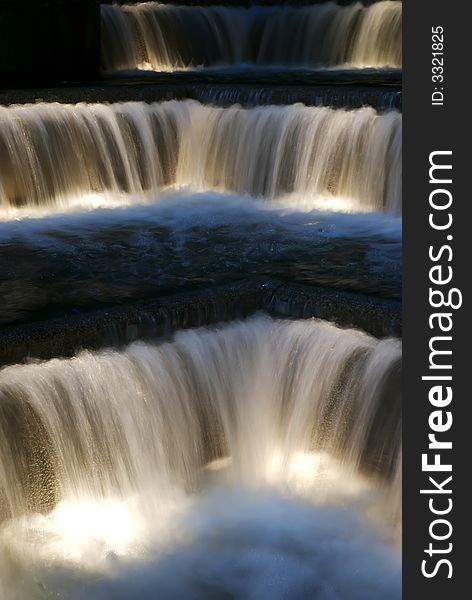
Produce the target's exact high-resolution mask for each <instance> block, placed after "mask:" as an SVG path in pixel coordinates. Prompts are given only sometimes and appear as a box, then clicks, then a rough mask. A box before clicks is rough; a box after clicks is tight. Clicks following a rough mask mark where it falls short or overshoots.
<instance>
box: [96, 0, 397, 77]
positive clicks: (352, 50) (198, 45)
mask: <svg viewBox="0 0 472 600" xmlns="http://www.w3.org/2000/svg"><path fill="white" fill-rule="evenodd" d="M401 23H402V3H401V2H397V1H390V0H388V1H384V2H376V3H375V4H373V5H371V6H364V5H363V4H362V3H360V2H355V3H353V4H351V5H348V6H338V5H337V4H335V3H334V2H327V3H323V4H313V5H311V6H301V7H300V6H299V7H294V6H290V5H282V6H276V7H270V6H269V7H267V6H266V7H261V6H257V7H251V8H249V9H247V8H232V7H224V6H210V7H201V6H190V7H188V6H175V5H165V4H159V3H157V2H146V3H141V4H129V5H124V6H119V5H116V4H115V5H102V39H103V43H102V57H103V66H104V69H105V70H107V71H117V70H124V69H136V68H139V69H146V70H157V71H163V70H165V71H172V70H176V69H185V68H192V67H198V66H222V65H238V64H245V63H252V64H259V65H271V64H277V65H281V66H283V65H286V66H308V67H313V66H320V65H323V66H329V67H334V66H340V65H349V66H354V67H384V66H390V67H400V66H401V61H402V50H401Z"/></svg>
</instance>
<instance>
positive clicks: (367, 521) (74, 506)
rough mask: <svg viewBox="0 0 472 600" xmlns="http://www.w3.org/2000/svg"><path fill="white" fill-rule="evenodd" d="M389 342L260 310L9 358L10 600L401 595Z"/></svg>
mask: <svg viewBox="0 0 472 600" xmlns="http://www.w3.org/2000/svg"><path fill="white" fill-rule="evenodd" d="M400 351H401V350H400V343H399V342H398V341H397V340H384V341H378V340H375V339H373V338H370V337H368V336H366V335H364V334H362V333H360V332H357V331H350V330H340V329H337V328H335V327H333V326H331V325H329V324H327V323H323V322H316V321H304V322H274V321H271V320H270V319H268V318H266V317H255V318H253V319H251V320H249V321H246V322H242V323H234V324H231V325H228V326H225V327H222V328H217V329H215V330H204V329H201V330H195V331H188V332H181V333H178V334H177V335H176V336H175V338H174V340H173V341H171V342H168V343H165V344H158V345H152V344H151V345H150V344H142V343H138V344H134V345H132V346H130V347H128V348H126V349H125V350H123V351H120V352H118V351H106V352H100V353H90V352H84V353H82V354H80V355H79V356H77V357H76V358H73V359H70V360H52V361H49V362H46V363H40V364H32V365H26V366H15V367H9V368H6V369H4V370H3V371H1V372H0V399H1V401H0V430H1V432H2V436H1V437H0V448H1V453H0V456H1V462H0V500H1V502H0V507H3V508H2V511H3V518H4V519H5V518H6V520H4V522H3V525H2V528H1V532H0V575H1V577H0V581H1V584H0V585H1V586H2V587H0V590H1V591H2V592H3V597H4V598H5V599H6V600H24V599H25V598H28V600H30V599H31V600H36V599H43V598H70V599H74V600H75V599H80V600H82V599H84V600H85V599H86V598H87V599H93V600H95V599H110V600H111V599H113V600H120V599H123V600H129V599H130V598H143V599H148V598H149V599H151V598H162V599H164V600H167V599H169V600H171V599H173V598H186V599H187V598H189V599H207V598H226V597H236V598H253V599H254V600H260V599H262V600H263V599H266V598H267V600H269V599H272V598H280V599H282V598H288V597H290V598H301V599H304V598H306V599H307V600H308V599H312V598H320V599H322V600H324V599H329V600H331V599H333V600H334V599H346V600H353V599H354V600H357V599H358V600H370V599H371V600H378V599H379V598H384V597H385V598H387V599H390V598H391V599H394V598H399V597H400V565H399V555H398V546H397V542H398V522H399V521H398V520H399V516H400V515H399V511H400V494H399V483H400V481H399V476H400V451H401V450H400V428H399V423H400V422H399V412H398V409H399V379H398V377H399V360H400ZM12 415H16V417H15V421H14V425H12V421H11V416H12ZM38 510H41V512H42V514H35V512H36V511H38Z"/></svg>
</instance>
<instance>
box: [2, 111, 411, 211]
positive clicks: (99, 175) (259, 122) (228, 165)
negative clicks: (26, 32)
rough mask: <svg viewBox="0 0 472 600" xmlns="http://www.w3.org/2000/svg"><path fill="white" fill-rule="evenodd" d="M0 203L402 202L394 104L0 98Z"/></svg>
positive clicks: (49, 206)
mask: <svg viewBox="0 0 472 600" xmlns="http://www.w3.org/2000/svg"><path fill="white" fill-rule="evenodd" d="M0 163H1V164H2V169H1V172H0V211H1V215H3V217H4V218H5V217H6V218H10V217H12V216H17V215H21V214H24V213H25V212H26V213H30V212H31V211H32V210H43V211H44V210H49V211H61V210H66V209H70V208H74V207H78V206H82V207H83V206H89V207H90V206H92V207H93V206H96V205H97V204H100V203H102V202H103V201H104V196H105V203H106V204H108V205H114V204H122V203H125V204H127V203H130V202H136V201H138V202H142V201H143V200H145V199H146V198H155V197H156V194H157V193H158V192H159V191H161V190H163V189H165V188H168V187H173V188H183V187H185V188H189V189H191V190H194V191H203V190H218V191H224V192H236V193H239V194H244V193H247V194H250V195H252V196H255V197H264V198H266V199H267V200H269V201H277V200H280V199H284V198H285V199H286V198H287V197H288V198H289V199H290V203H291V204H292V205H295V206H297V207H299V208H305V209H306V208H308V209H311V208H316V207H318V208H324V209H327V210H330V209H335V210H344V211H347V212H350V211H362V212H366V211H379V210H380V211H381V210H384V211H387V212H391V213H393V214H399V213H400V211H401V114H400V113H399V112H398V111H395V110H392V111H389V112H386V113H383V114H378V113H377V112H376V111H374V110H373V109H371V108H361V109H357V110H343V109H338V110H334V109H331V108H327V107H306V106H304V105H301V104H296V105H290V106H262V107H255V108H250V109H247V108H241V107H239V106H232V107H229V108H216V107H212V106H204V105H202V104H199V103H198V102H196V101H192V100H188V101H181V102H179V101H170V102H163V103H158V104H146V103H144V102H128V103H116V104H110V105H107V104H77V105H62V104H54V103H38V104H35V105H28V106H17V107H9V108H0Z"/></svg>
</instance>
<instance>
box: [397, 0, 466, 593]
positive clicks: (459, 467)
mask: <svg viewBox="0 0 472 600" xmlns="http://www.w3.org/2000/svg"><path fill="white" fill-rule="evenodd" d="M471 14H472V10H471V4H470V3H468V2H447V1H446V0H428V1H427V2H424V1H422V0H405V1H404V2H403V32H404V39H403V42H404V43H403V50H404V51H403V61H404V62H403V84H404V88H403V91H404V94H403V125H404V127H403V134H404V136H403V164H404V187H403V232H404V296H403V299H404V309H403V310H404V337H403V369H404V380H403V407H404V412H403V440H404V441H403V457H404V463H403V464H404V467H403V469H404V479H403V532H404V533H403V598H404V599H405V600H420V599H422V598H428V600H435V599H439V598H441V599H443V598H446V599H447V600H455V599H457V600H459V599H460V600H462V599H463V598H466V597H469V596H470V594H471V592H470V583H469V582H468V579H469V578H472V566H470V565H469V562H470V560H469V556H470V555H471V549H470V548H471V545H470V541H469V537H472V531H471V530H472V527H471V521H472V518H471V514H472V496H471V492H470V486H469V481H471V482H472V479H471V472H472V469H471V466H470V465H471V461H472V420H471V419H472V418H471V417H470V410H469V406H470V404H471V403H472V398H471V392H470V386H471V381H472V351H471V349H470V344H469V337H470V334H471V319H470V302H469V298H470V287H471V286H470V279H471V271H472V269H471V268H470V266H469V265H470V260H471V258H470V257H471V241H472V216H471V215H472V210H471V208H472V197H471V192H470V185H468V179H469V178H472V149H471V148H470V145H468V144H467V142H468V139H469V138H470V133H471V129H472V128H471V117H470V115H471V113H472V103H471V102H470V94H468V92H467V90H469V89H470V85H471V82H470V76H471V66H470V60H471V58H472V50H471V44H472V30H471V27H472V25H471V23H472V19H471ZM441 31H442V34H441V35H442V37H443V41H442V47H441V45H434V44H435V43H436V44H438V43H440V37H433V36H434V33H435V32H436V33H438V32H441ZM441 52H442V53H443V54H442V55H441ZM435 53H436V55H435ZM434 58H436V59H438V60H433V59H434ZM439 59H442V60H439ZM434 67H436V68H435V69H434ZM438 67H442V69H443V70H441V68H438ZM438 75H442V76H443V80H441V77H437V76H438ZM434 92H441V93H436V94H435V95H434V97H433V93H434ZM441 94H443V98H442V96H441ZM434 102H435V104H433V103H434ZM433 152H438V153H439V152H443V154H436V155H435V157H434V158H433V161H435V162H436V163H441V164H443V165H447V164H450V165H452V170H441V169H437V170H435V171H433V172H432V175H433V179H436V180H439V179H440V180H442V181H447V180H448V179H449V178H451V179H452V183H451V184H449V183H437V182H436V183H433V184H432V183H430V175H429V169H430V155H431V153H433ZM446 152H452V154H446ZM466 187H467V189H466ZM435 190H447V191H437V192H436V191H435ZM431 193H433V196H432V198H433V204H436V205H440V204H441V203H442V205H443V206H446V205H447V204H449V200H450V199H451V198H452V203H451V206H450V207H449V208H447V209H444V210H443V209H440V210H433V209H432V208H431V205H430V195H431ZM431 213H434V215H433V217H432V219H433V222H434V223H436V224H437V225H439V226H444V225H446V224H447V223H448V222H449V216H448V215H449V214H450V215H451V216H450V218H451V219H452V221H451V226H450V227H448V228H446V229H434V228H433V227H432V226H431V224H430V222H429V219H430V214H431ZM447 246H449V247H450V250H448V249H447V248H446V247H447ZM443 247H444V248H445V249H444V250H443V252H442V254H440V249H441V248H443ZM430 248H432V250H431V252H432V255H433V257H434V258H435V259H436V262H435V261H434V260H433V259H432V258H431V257H430V256H429V252H430ZM439 255H440V258H438V256H439ZM438 264H441V265H442V266H441V269H440V270H435V271H433V273H432V276H433V278H435V279H436V280H437V279H440V280H441V281H443V280H445V279H448V278H449V275H450V274H451V273H452V279H451V281H450V282H449V283H441V284H432V283H431V281H430V269H431V268H432V267H433V266H435V265H438ZM448 267H451V270H449V269H448ZM446 275H447V277H446ZM430 288H432V289H440V290H443V292H444V294H446V295H447V293H448V291H449V290H451V289H452V288H457V289H458V290H460V292H461V293H462V296H463V304H462V306H461V307H460V308H457V309H453V308H450V307H446V306H443V307H440V308H438V309H436V308H433V307H431V305H430V301H429V293H430ZM439 297H440V296H439V295H436V296H434V299H435V301H437V302H436V303H440V302H438V299H439ZM453 298H454V300H453V302H452V303H453V304H457V300H458V298H459V294H458V293H457V294H453ZM438 312H442V313H445V314H446V315H449V316H445V317H444V318H443V320H442V321H441V323H442V325H443V326H444V327H445V328H446V326H447V324H448V323H449V324H450V322H451V321H452V323H453V325H452V329H451V331H450V332H447V333H446V332H441V331H439V329H438V326H439V319H434V318H433V322H432V325H433V327H431V323H430V322H429V319H430V317H431V315H433V314H434V313H438ZM439 335H442V336H451V337H452V340H451V341H450V342H449V341H448V340H435V341H433V342H432V343H433V348H435V349H442V350H446V351H448V350H449V349H451V350H452V355H449V354H442V355H439V354H437V355H435V356H434V357H433V363H435V364H440V365H447V364H451V363H452V369H449V370H448V369H443V370H441V369H432V370H430V369H429V365H430V358H431V356H430V353H431V349H430V347H429V344H430V340H431V338H432V337H434V336H439ZM431 375H433V376H436V375H439V376H443V377H448V376H451V377H452V380H451V381H449V380H446V379H444V380H442V381H441V383H442V384H443V385H444V386H446V385H448V386H450V387H451V388H452V392H453V399H452V402H451V403H450V404H449V405H448V406H447V407H446V406H445V407H444V408H442V415H441V416H440V417H438V415H436V417H432V419H433V425H435V426H436V427H437V426H439V425H441V424H442V425H444V426H445V424H446V419H447V414H446V413H447V412H450V413H451V415H452V418H453V421H452V427H451V428H450V429H449V430H447V431H444V432H442V433H437V434H436V439H438V440H442V441H444V442H446V443H447V442H448V441H451V442H452V449H446V450H441V452H440V461H441V463H444V464H446V463H451V464H452V471H451V472H440V471H438V472H429V473H427V472H423V471H422V462H421V461H422V454H424V453H428V452H429V459H428V461H429V462H431V461H432V460H434V454H435V451H434V450H428V444H429V442H430V440H429V438H428V434H430V433H432V429H431V423H430V422H429V417H430V415H431V413H432V412H433V411H435V410H438V409H437V407H434V406H432V404H431V403H430V401H429V390H430V388H431V387H432V386H433V385H435V384H434V382H433V381H432V380H422V376H431ZM436 384H437V383H436ZM437 397H438V396H436V398H437ZM434 419H436V420H434ZM451 475H452V480H451V481H450V482H449V483H447V484H444V486H443V488H442V489H443V490H447V489H450V491H451V493H437V492H438V488H437V487H435V484H434V483H432V482H431V481H430V480H429V476H432V477H433V478H434V477H435V476H436V482H437V483H438V484H439V485H442V483H443V482H444V480H445V479H447V478H448V477H449V476H451ZM422 489H425V490H428V489H429V490H433V491H436V493H432V494H430V495H428V494H421V493H420V490H422ZM431 499H432V500H431ZM449 499H450V500H451V501H452V505H451V503H450V502H449ZM430 500H431V505H430ZM431 506H432V508H433V509H435V510H438V511H444V510H447V509H448V508H449V507H451V510H450V512H448V513H447V514H443V515H437V514H436V515H435V514H433V513H432V511H431ZM436 519H443V520H444V521H448V522H449V524H450V526H451V529H450V528H449V525H448V524H447V523H445V522H438V523H436V524H434V525H433V526H432V530H431V524H432V523H433V521H435V520H436ZM431 532H432V533H433V535H434V536H435V537H436V538H444V539H435V537H432V535H431ZM449 533H450V535H449ZM430 544H431V546H430ZM449 544H452V546H449ZM425 551H428V552H425ZM442 559H444V560H445V561H450V565H451V569H452V571H451V570H450V567H449V564H448V563H447V562H443V563H441V564H440V565H439V566H438V563H439V561H440V560H442ZM424 560H426V561H427V562H426V564H425V567H424V568H425V571H426V572H427V573H429V574H430V577H426V576H425V575H424V574H423V573H422V564H423V561H424ZM436 568H437V573H436V574H435V575H434V576H431V574H432V573H434V571H435V570H436ZM451 573H452V577H451V578H449V577H448V575H450V574H451Z"/></svg>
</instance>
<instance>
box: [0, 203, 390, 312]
mask: <svg viewBox="0 0 472 600" xmlns="http://www.w3.org/2000/svg"><path fill="white" fill-rule="evenodd" d="M0 272H1V273H2V277H1V278H0V295H1V297H2V310H1V313H0V324H8V323H13V322H20V321H27V320H34V319H41V318H44V317H45V316H46V315H47V316H54V315H57V314H67V313H70V312H77V310H84V309H91V308H100V307H103V306H107V305H108V306H111V305H115V304H118V303H126V302H131V301H137V300H144V299H149V298H151V299H154V298H156V297H159V295H163V294H166V295H168V294H174V293H179V292H182V291H185V290H189V289H197V288H200V289H201V288H202V287H217V286H219V285H223V284H227V283H235V282H237V281H239V280H241V279H247V278H250V277H273V278H277V279H280V280H282V281H291V282H300V283H304V284H309V285H310V284H315V285H323V286H329V287H334V288H337V289H344V290H355V291H359V292H362V293H365V294H366V293H367V294H371V295H374V296H377V297H378V296H380V297H384V298H397V299H398V298H399V297H400V295H401V220H400V219H398V218H395V217H391V216H389V215H384V214H381V213H369V214H344V213H340V212H336V213H327V212H322V211H319V210H312V211H307V212H300V211H297V210H294V209H293V207H291V206H285V207H279V208H275V207H269V206H268V204H267V203H266V202H264V201H256V200H254V199H252V198H249V197H246V198H244V197H235V196H230V195H221V194H215V193H213V194H210V193H207V192H206V193H201V194H191V195H188V194H182V193H172V194H167V195H166V196H162V197H161V198H160V199H159V200H157V201H154V202H148V203H147V204H141V205H134V206H129V207H121V208H118V207H116V208H113V209H111V208H100V209H98V208H97V209H95V210H93V211H88V212H83V213H78V214H77V213H73V214H64V215H51V216H48V217H42V218H31V219H21V220H18V221H13V222H12V221H7V222H3V223H1V222H0Z"/></svg>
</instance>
